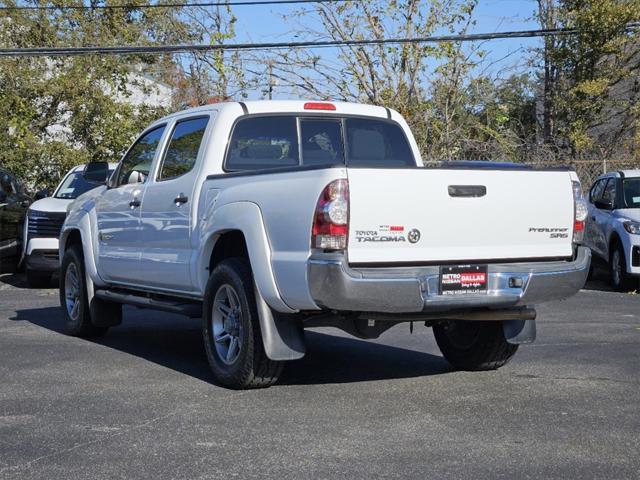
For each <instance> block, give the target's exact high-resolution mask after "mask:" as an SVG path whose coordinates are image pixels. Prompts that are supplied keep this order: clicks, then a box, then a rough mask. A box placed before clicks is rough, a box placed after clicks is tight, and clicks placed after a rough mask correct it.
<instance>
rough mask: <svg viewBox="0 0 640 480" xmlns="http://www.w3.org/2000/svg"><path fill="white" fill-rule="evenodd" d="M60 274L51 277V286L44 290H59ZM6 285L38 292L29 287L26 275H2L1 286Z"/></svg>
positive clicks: (0, 276)
mask: <svg viewBox="0 0 640 480" xmlns="http://www.w3.org/2000/svg"><path fill="white" fill-rule="evenodd" d="M58 282H59V280H58V274H57V273H55V274H53V275H52V277H51V281H50V282H49V285H47V286H46V287H44V289H48V288H49V289H50V288H58ZM1 283H4V284H7V285H11V286H12V287H14V288H19V289H26V290H29V289H32V290H37V289H35V288H32V287H30V286H29V283H27V277H26V276H25V274H24V273H15V272H14V273H4V274H2V275H0V284H1Z"/></svg>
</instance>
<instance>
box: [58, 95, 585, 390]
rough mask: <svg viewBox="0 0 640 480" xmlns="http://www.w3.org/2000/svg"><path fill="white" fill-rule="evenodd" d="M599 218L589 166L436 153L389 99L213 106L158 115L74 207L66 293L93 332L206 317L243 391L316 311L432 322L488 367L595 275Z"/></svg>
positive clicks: (208, 338) (228, 376) (76, 331)
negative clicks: (133, 318) (159, 318)
mask: <svg viewBox="0 0 640 480" xmlns="http://www.w3.org/2000/svg"><path fill="white" fill-rule="evenodd" d="M107 172H108V165H107V164H106V163H104V164H102V163H93V164H89V165H88V166H87V167H86V169H85V172H84V175H85V176H86V178H87V180H88V181H94V182H99V181H105V179H106V177H107ZM585 218H586V203H585V200H584V199H583V197H582V194H581V187H580V184H579V183H578V181H577V177H576V175H575V172H573V171H569V170H566V169H545V170H536V169H531V168H524V167H521V166H518V165H515V164H509V163H495V164H492V163H488V162H460V163H444V164H442V165H440V166H439V167H437V168H426V167H424V166H423V162H422V158H421V156H420V152H419V150H418V147H417V145H416V142H415V140H414V138H413V136H412V134H411V131H410V129H409V127H408V125H407V123H406V122H405V121H404V119H403V118H402V117H401V116H400V115H399V114H398V113H397V112H395V111H393V110H390V109H388V108H384V107H378V106H371V105H358V104H350V103H339V102H305V101H268V102H267V101H263V102H246V103H243V102H236V103H223V104H216V105H208V106H205V107H199V108H195V109H190V110H186V111H183V112H179V113H176V114H173V115H170V116H167V117H165V118H163V119H161V120H158V121H157V122H155V123H153V124H152V125H150V126H149V127H148V128H147V129H146V130H145V131H144V132H143V133H142V134H141V135H140V137H139V138H138V139H137V140H136V141H135V142H134V144H133V145H132V146H131V148H130V149H129V150H128V152H127V153H126V154H125V155H124V157H123V158H122V159H121V160H120V163H119V165H118V167H117V168H116V170H115V172H114V173H113V174H112V175H111V176H110V178H109V179H108V181H106V184H105V185H104V186H102V187H99V188H96V189H94V190H91V191H90V192H88V193H86V194H84V195H82V196H80V197H79V198H78V199H77V200H75V201H74V203H72V204H71V206H70V207H69V211H68V215H67V217H66V220H65V223H64V225H63V227H62V233H61V237H60V252H59V254H60V258H61V274H60V301H61V304H62V307H63V310H64V314H65V318H66V326H67V329H68V332H69V333H70V334H72V335H78V336H95V335H103V334H104V333H105V332H106V331H107V329H108V328H110V327H113V326H115V325H118V324H119V323H120V322H121V321H122V305H125V304H127V305H134V306H137V307H141V308H150V309H158V310H164V311H169V312H175V313H180V314H184V315H187V316H190V317H194V318H202V334H203V340H204V346H205V350H206V355H207V357H208V361H209V364H210V366H211V370H212V372H213V376H214V378H215V380H216V381H217V382H218V383H220V384H222V385H225V386H227V387H231V388H255V387H265V386H269V385H271V384H272V383H274V382H275V381H276V380H277V378H278V376H279V374H280V372H281V371H282V368H283V365H284V363H285V362H286V361H291V360H295V359H299V358H301V357H303V356H304V354H305V341H304V330H305V329H306V328H312V327H337V328H339V329H342V330H344V331H345V332H347V333H349V334H352V335H354V336H356V337H359V338H365V339H368V338H377V337H378V336H379V335H380V334H381V333H383V332H384V331H385V330H387V329H389V328H391V327H392V326H394V325H396V324H398V323H399V322H412V323H411V326H412V327H413V323H416V322H420V324H422V325H425V326H427V327H432V328H433V331H434V334H435V339H436V341H437V343H438V346H439V347H440V349H441V351H442V353H443V355H444V357H445V358H446V359H447V360H448V361H449V362H450V363H451V364H452V365H453V367H454V368H457V369H463V370H490V369H496V368H499V367H501V366H502V365H504V364H505V363H506V362H507V361H509V359H510V358H511V357H512V356H513V355H514V354H515V352H516V350H517V349H518V346H519V345H520V344H523V343H529V342H532V341H533V340H534V338H535V332H536V330H535V325H536V323H535V319H536V311H535V305H537V304H540V303H542V302H548V301H551V300H558V299H564V298H567V297H569V296H571V295H573V294H575V293H576V292H577V291H578V290H579V289H580V288H581V287H582V286H583V284H584V282H585V279H586V276H587V273H588V270H589V265H590V260H591V253H590V250H589V249H588V248H585V247H583V246H581V240H582V234H583V230H584V222H585Z"/></svg>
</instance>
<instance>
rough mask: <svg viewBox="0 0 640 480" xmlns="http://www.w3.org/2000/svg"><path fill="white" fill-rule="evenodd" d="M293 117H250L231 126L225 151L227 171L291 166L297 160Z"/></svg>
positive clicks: (297, 161) (295, 127) (294, 119)
mask: <svg viewBox="0 0 640 480" xmlns="http://www.w3.org/2000/svg"><path fill="white" fill-rule="evenodd" d="M297 130H298V127H297V124H296V118H295V117H254V118H247V119H244V120H240V121H239V122H238V123H237V124H236V127H235V128H234V129H233V135H232V137H231V144H230V146H229V152H228V154H227V168H229V169H230V170H259V169H262V168H278V167H292V166H295V165H298V164H299V162H300V159H299V155H298V131H297Z"/></svg>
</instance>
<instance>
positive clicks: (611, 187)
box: [585, 170, 640, 291]
mask: <svg viewBox="0 0 640 480" xmlns="http://www.w3.org/2000/svg"><path fill="white" fill-rule="evenodd" d="M585 243H586V245H587V246H589V247H590V248H591V251H592V252H593V253H594V254H595V256H596V257H600V259H602V260H604V261H605V262H606V263H607V265H608V266H609V270H610V273H611V283H612V285H613V287H614V288H615V289H616V290H618V291H629V290H633V289H636V288H637V287H638V276H639V275H640V170H622V171H619V172H611V173H607V174H606V175H603V176H601V177H600V178H598V179H597V180H596V181H595V183H594V184H593V186H592V187H591V190H590V191H589V214H588V216H587V224H586V234H585Z"/></svg>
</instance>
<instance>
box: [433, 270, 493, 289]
mask: <svg viewBox="0 0 640 480" xmlns="http://www.w3.org/2000/svg"><path fill="white" fill-rule="evenodd" d="M488 284H489V274H488V268H487V265H444V266H441V267H440V276H439V278H438V289H439V293H440V295H448V296H455V295H486V293H487V291H488Z"/></svg>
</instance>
